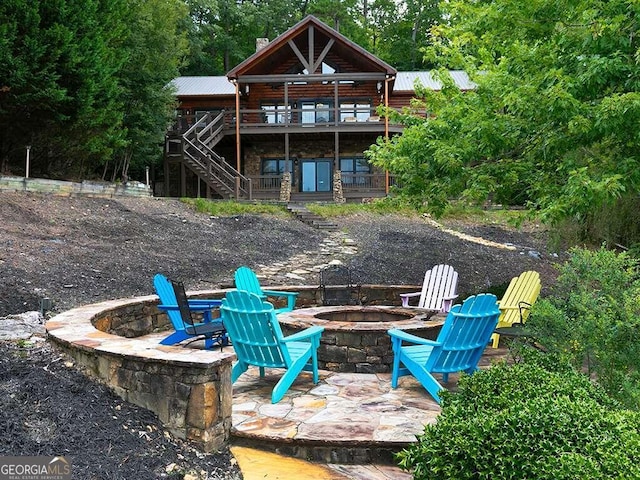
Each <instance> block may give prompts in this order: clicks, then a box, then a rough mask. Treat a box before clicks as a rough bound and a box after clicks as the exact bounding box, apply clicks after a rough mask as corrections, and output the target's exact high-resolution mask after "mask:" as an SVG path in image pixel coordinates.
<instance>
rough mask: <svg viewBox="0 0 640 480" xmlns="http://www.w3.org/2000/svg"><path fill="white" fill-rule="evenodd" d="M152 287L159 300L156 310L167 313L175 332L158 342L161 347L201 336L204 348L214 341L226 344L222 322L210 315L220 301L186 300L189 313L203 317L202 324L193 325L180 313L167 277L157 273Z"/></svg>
mask: <svg viewBox="0 0 640 480" xmlns="http://www.w3.org/2000/svg"><path fill="white" fill-rule="evenodd" d="M153 286H154V287H155V289H156V294H157V295H158V297H159V298H160V304H159V305H158V308H159V309H161V310H163V311H165V312H167V316H168V317H169V320H171V324H172V325H173V328H174V329H175V332H172V333H171V334H170V335H168V336H167V337H165V338H164V339H162V341H161V342H160V343H161V344H162V345H175V344H176V343H180V342H182V341H183V340H187V339H195V338H197V337H199V336H202V335H204V336H205V348H210V347H211V346H212V345H213V343H214V340H219V341H221V342H223V344H226V343H227V339H226V336H225V335H224V326H223V324H222V320H220V319H213V315H212V313H211V312H212V311H213V310H215V309H218V308H219V307H220V304H221V303H222V300H205V299H202V300H197V299H193V300H187V305H188V307H189V308H188V310H189V312H190V313H191V312H192V313H201V314H202V317H203V321H202V322H200V323H197V322H195V323H194V322H193V320H192V318H191V316H190V315H189V316H188V317H187V316H186V312H184V313H185V314H184V315H183V313H181V311H180V306H179V305H178V299H177V297H176V293H175V290H174V286H173V285H172V283H171V281H170V280H169V279H168V278H167V277H165V276H164V275H162V274H161V273H157V274H156V275H155V276H154V277H153ZM183 289H184V286H183ZM190 322H191V323H190Z"/></svg>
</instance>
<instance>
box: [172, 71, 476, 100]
mask: <svg viewBox="0 0 640 480" xmlns="http://www.w3.org/2000/svg"><path fill="white" fill-rule="evenodd" d="M449 73H450V74H451V77H452V78H453V81H454V82H455V83H456V85H457V86H458V88H460V90H473V89H474V88H476V84H475V83H473V82H472V81H471V80H469V76H468V75H467V74H466V72H463V71H462V70H450V71H449ZM416 80H419V81H420V83H421V84H422V85H423V86H424V87H426V88H430V89H432V90H440V89H441V88H442V84H441V83H440V82H439V81H436V80H434V79H433V77H432V76H431V72H429V71H426V72H398V73H397V74H396V80H395V82H394V86H393V91H394V92H396V93H400V92H413V91H414V85H415V81H416ZM171 83H172V84H173V85H174V86H175V87H176V95H177V96H179V97H189V96H204V95H207V96H225V95H235V93H236V90H235V86H234V85H233V83H231V82H230V81H229V79H228V78H227V77H225V76H219V77H178V78H176V79H174V80H173V81H172V82H171Z"/></svg>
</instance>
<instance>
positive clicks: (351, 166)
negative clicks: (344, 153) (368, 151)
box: [340, 157, 371, 185]
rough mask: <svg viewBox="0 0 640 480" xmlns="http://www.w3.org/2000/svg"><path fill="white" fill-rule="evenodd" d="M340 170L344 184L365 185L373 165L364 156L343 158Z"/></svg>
mask: <svg viewBox="0 0 640 480" xmlns="http://www.w3.org/2000/svg"><path fill="white" fill-rule="evenodd" d="M340 171H341V172H342V183H343V184H344V185H365V184H367V181H368V180H367V175H368V174H369V173H371V166H370V165H369V162H368V161H367V160H366V159H365V158H364V157H353V158H341V159H340ZM359 174H360V175H359Z"/></svg>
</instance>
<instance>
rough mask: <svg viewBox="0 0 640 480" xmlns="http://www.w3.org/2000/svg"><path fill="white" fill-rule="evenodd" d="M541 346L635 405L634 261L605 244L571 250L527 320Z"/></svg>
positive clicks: (639, 372) (639, 363)
mask: <svg viewBox="0 0 640 480" xmlns="http://www.w3.org/2000/svg"><path fill="white" fill-rule="evenodd" d="M527 325H528V328H529V329H531V330H532V331H533V333H534V335H535V337H536V338H537V339H538V341H539V342H540V344H542V345H543V346H544V347H545V349H546V350H547V351H548V352H550V353H553V354H555V355H558V356H560V357H562V358H563V359H564V360H566V361H568V362H570V363H571V364H572V365H574V367H575V368H577V369H584V371H585V372H586V373H587V374H588V375H590V376H592V377H593V378H595V379H596V380H597V382H598V383H599V384H600V385H601V386H602V387H604V389H605V390H606V391H607V392H608V393H609V395H611V396H612V397H613V398H616V399H618V400H619V401H621V402H622V403H624V404H625V405H626V406H628V407H630V408H633V409H636V410H638V409H639V408H640V278H639V272H638V262H637V260H634V259H633V258H631V257H630V256H628V255H627V254H625V253H622V254H617V253H615V252H612V251H610V250H607V249H605V248H601V249H599V250H595V251H590V250H584V249H578V248H576V249H574V250H572V251H571V257H570V259H569V260H568V261H567V263H565V264H564V265H563V266H562V267H561V268H560V276H559V277H558V281H557V283H556V285H555V286H554V288H553V293H552V295H550V296H548V297H547V298H545V299H541V300H539V301H538V302H537V303H536V304H535V305H534V306H533V309H532V312H531V316H530V317H529V319H528V322H527Z"/></svg>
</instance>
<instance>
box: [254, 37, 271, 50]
mask: <svg viewBox="0 0 640 480" xmlns="http://www.w3.org/2000/svg"><path fill="white" fill-rule="evenodd" d="M267 45H269V39H268V38H256V52H259V51H260V50H262V49H263V48H264V47H266V46H267Z"/></svg>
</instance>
